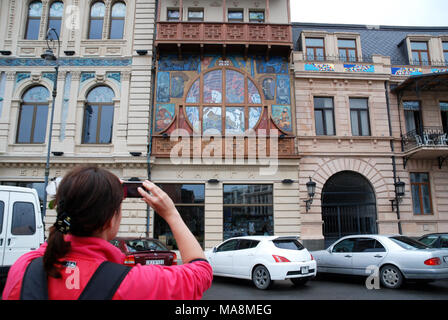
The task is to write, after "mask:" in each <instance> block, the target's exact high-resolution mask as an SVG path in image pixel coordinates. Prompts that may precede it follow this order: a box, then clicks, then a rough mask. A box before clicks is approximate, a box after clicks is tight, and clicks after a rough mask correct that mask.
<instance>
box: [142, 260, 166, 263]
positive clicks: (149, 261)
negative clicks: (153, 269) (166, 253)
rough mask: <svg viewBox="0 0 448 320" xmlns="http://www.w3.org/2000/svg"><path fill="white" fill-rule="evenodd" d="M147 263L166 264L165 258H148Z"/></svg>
mask: <svg viewBox="0 0 448 320" xmlns="http://www.w3.org/2000/svg"><path fill="white" fill-rule="evenodd" d="M146 264H165V260H146Z"/></svg>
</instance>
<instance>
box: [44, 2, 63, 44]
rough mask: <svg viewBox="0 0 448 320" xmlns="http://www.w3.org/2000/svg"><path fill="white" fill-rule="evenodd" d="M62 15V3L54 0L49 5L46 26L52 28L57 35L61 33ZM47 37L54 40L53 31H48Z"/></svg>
mask: <svg viewBox="0 0 448 320" xmlns="http://www.w3.org/2000/svg"><path fill="white" fill-rule="evenodd" d="M63 15H64V3H63V2H62V1H55V2H53V3H52V4H51V6H50V14H49V15H48V28H49V29H50V28H53V29H54V30H55V31H56V33H57V34H58V36H60V35H61V25H62V17H63ZM49 39H51V40H56V36H55V35H54V33H52V32H50V34H49Z"/></svg>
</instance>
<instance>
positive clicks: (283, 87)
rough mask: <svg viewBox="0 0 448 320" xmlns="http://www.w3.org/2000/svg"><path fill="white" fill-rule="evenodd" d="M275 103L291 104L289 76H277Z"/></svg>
mask: <svg viewBox="0 0 448 320" xmlns="http://www.w3.org/2000/svg"><path fill="white" fill-rule="evenodd" d="M276 101H277V103H278V104H290V103H291V88H290V85H289V76H283V75H278V76H277V100H276Z"/></svg>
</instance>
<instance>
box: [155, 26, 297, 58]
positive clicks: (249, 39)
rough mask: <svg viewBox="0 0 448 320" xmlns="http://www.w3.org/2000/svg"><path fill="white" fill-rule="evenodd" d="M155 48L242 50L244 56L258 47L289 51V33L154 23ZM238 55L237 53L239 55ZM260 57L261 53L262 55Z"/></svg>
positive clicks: (271, 29) (283, 28)
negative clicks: (155, 26)
mask: <svg viewBox="0 0 448 320" xmlns="http://www.w3.org/2000/svg"><path fill="white" fill-rule="evenodd" d="M155 44H156V46H157V47H158V48H161V49H168V50H169V49H171V50H172V49H173V47H177V49H178V50H182V48H187V49H190V48H191V47H193V48H200V50H201V51H202V50H203V48H204V46H208V47H211V46H216V45H217V46H219V47H221V48H226V47H227V48H232V47H234V48H237V49H241V48H243V50H244V51H243V52H245V53H246V54H247V53H248V51H249V50H251V47H252V48H255V47H258V49H260V46H261V47H263V49H267V50H271V49H272V50H284V51H285V52H287V53H289V52H290V51H291V50H292V47H293V45H292V29H291V25H289V24H264V23H216V22H178V21H175V22H158V23H157V37H156V41H155ZM240 52H241V51H240ZM263 53H264V52H263Z"/></svg>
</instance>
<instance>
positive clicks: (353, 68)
mask: <svg viewBox="0 0 448 320" xmlns="http://www.w3.org/2000/svg"><path fill="white" fill-rule="evenodd" d="M344 71H345V72H369V73H372V72H375V66H373V65H366V64H344Z"/></svg>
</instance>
